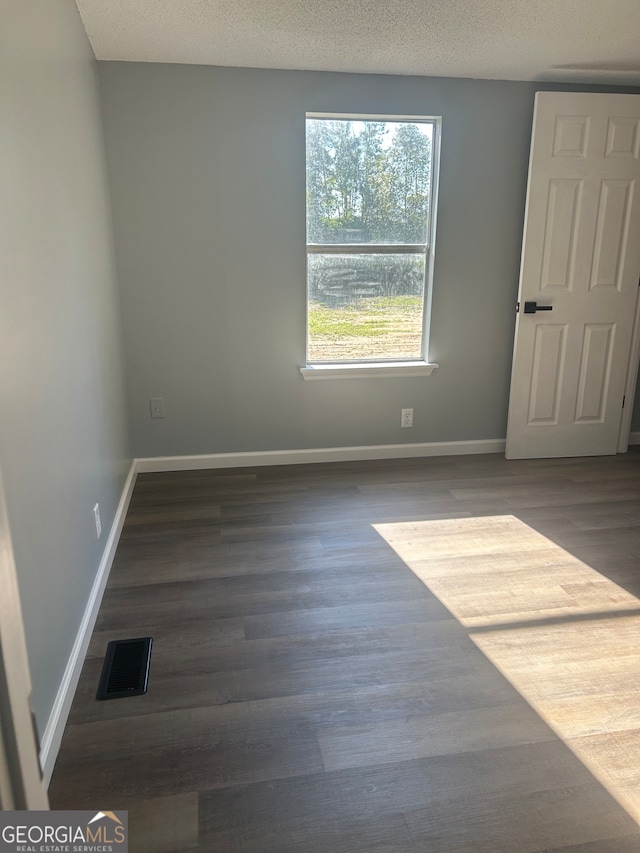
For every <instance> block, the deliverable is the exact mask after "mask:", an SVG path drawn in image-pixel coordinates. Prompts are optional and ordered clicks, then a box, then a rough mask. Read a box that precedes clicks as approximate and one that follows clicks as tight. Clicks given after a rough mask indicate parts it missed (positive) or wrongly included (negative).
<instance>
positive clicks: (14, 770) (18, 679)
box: [0, 472, 49, 811]
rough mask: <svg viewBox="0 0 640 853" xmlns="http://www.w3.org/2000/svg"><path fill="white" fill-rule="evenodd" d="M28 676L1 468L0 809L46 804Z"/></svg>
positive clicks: (44, 806)
mask: <svg viewBox="0 0 640 853" xmlns="http://www.w3.org/2000/svg"><path fill="white" fill-rule="evenodd" d="M30 694H31V677H30V675H29V662H28V659H27V648H26V643H25V637H24V628H23V622H22V610H21V607H20V596H19V594H18V583H17V578H16V569H15V563H14V558H13V548H12V546H11V536H10V530H9V522H8V519H7V514H6V509H5V502H4V491H3V487H2V476H1V472H0V808H2V810H4V811H6V810H7V809H29V810H31V809H39V810H43V809H48V808H49V804H48V798H47V791H46V788H45V785H44V782H43V780H42V777H41V773H40V766H39V763H38V752H37V746H36V739H35V732H34V729H33V723H32V715H31V707H30V705H29V696H30Z"/></svg>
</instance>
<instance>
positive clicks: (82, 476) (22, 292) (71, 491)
mask: <svg viewBox="0 0 640 853" xmlns="http://www.w3.org/2000/svg"><path fill="white" fill-rule="evenodd" d="M0 19H1V20H2V28H1V29H0V116H2V119H1V125H2V132H0V186H1V187H2V192H1V194H0V305H1V306H2V309H1V311H0V465H1V467H2V470H3V473H4V480H5V488H6V497H7V508H8V513H9V521H10V526H11V533H12V538H13V546H14V550H15V558H16V565H17V570H18V584H19V588H20V594H21V598H22V606H23V611H24V621H25V629H26V638H27V647H28V652H29V659H30V665H31V675H32V680H33V683H34V700H33V701H34V708H35V711H36V716H37V721H38V727H39V729H40V733H41V734H42V732H43V730H44V727H45V725H46V723H47V720H48V717H49V713H50V710H51V707H52V703H53V701H54V698H55V696H56V692H57V690H58V687H59V685H60V681H61V678H62V674H63V672H64V668H65V666H66V663H67V660H68V658H69V653H70V651H71V648H72V644H73V641H74V639H75V637H76V633H77V630H78V627H79V624H80V620H81V618H82V615H83V612H84V609H85V605H86V602H87V598H88V595H89V591H90V589H91V586H92V583H93V581H94V578H95V575H96V570H97V567H98V563H99V560H100V556H101V553H102V550H103V547H104V543H105V539H106V536H107V533H108V530H109V527H110V525H111V522H112V521H113V518H114V514H115V509H116V506H117V502H118V499H119V496H120V493H121V491H122V487H123V484H124V480H125V476H126V472H127V470H128V466H129V464H130V448H129V446H128V438H127V424H126V413H125V394H124V381H123V364H122V355H121V345H120V342H121V327H120V319H119V302H118V294H117V282H116V273H115V263H114V252H113V240H112V230H111V213H110V207H109V198H108V190H107V181H106V167H105V159H104V150H103V137H102V126H101V116H100V107H99V92H98V84H97V75H96V63H95V61H94V59H93V55H92V53H91V50H90V48H89V45H88V41H87V39H86V36H85V34H84V30H83V28H82V25H81V22H80V18H79V16H78V12H77V9H76V6H75V4H74V2H73V0H28V2H18V0H0ZM96 502H99V503H100V508H101V512H102V521H103V528H104V530H103V534H102V539H101V540H100V541H99V542H98V541H97V540H96V536H95V531H94V528H93V517H92V508H93V505H94V504H95V503H96Z"/></svg>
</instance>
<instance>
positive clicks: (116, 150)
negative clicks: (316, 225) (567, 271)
mask: <svg viewBox="0 0 640 853" xmlns="http://www.w3.org/2000/svg"><path fill="white" fill-rule="evenodd" d="M99 73H100V82H101V89H102V96H103V110H104V119H105V132H106V144H107V158H108V162H109V168H110V176H111V191H112V199H113V205H114V221H115V232H116V245H117V253H118V266H119V272H120V283H121V292H122V301H123V307H124V324H125V340H126V352H127V364H128V380H129V402H130V410H131V423H132V430H133V441H134V451H135V454H136V455H138V456H151V455H171V454H189V453H206V452H224V451H237V450H265V449H287V448H305V447H332V446H345V445H367V444H386V443H396V442H407V441H409V442H412V441H447V440H449V441H450V440H459V439H482V438H501V437H504V435H505V425H506V413H507V399H508V388H509V376H510V369H511V350H512V343H513V329H514V319H515V315H514V306H515V300H516V294H517V287H518V273H519V260H520V246H521V239H522V225H523V215H524V199H525V189H526V178H527V165H528V153H529V139H530V133H531V121H532V111H533V95H534V91H535V90H536V89H537V88H540V87H539V86H536V85H535V84H532V83H510V82H493V81H471V80H451V79H434V78H412V77H382V76H360V75H344V74H328V73H315V72H313V73H308V72H295V71H264V70H252V69H234V68H210V67H209V68H208V67H197V66H178V65H150V64H123V63H99ZM558 88H562V87H558ZM305 111H337V112H355V113H388V114H396V115H397V114H410V115H442V116H443V144H442V161H441V183H440V203H439V212H438V233H437V246H436V266H435V288H434V301H433V323H432V329H433V331H432V338H431V348H430V357H431V359H432V360H433V361H436V362H439V363H440V365H441V367H440V369H439V370H438V371H436V372H435V373H434V374H433V375H432V376H431V377H428V378H419V379H358V380H354V381H349V382H346V381H343V382H335V381H334V382H314V383H305V382H304V381H303V379H302V378H301V376H300V374H299V372H298V367H299V366H300V365H302V364H303V363H304V358H305V252H304V241H305V207H304V205H305V172H304V119H305ZM152 396H160V397H164V398H165V404H166V418H165V419H164V420H151V419H150V417H149V407H148V398H149V397H152ZM403 407H413V408H414V409H415V427H414V429H413V430H401V429H400V427H399V422H400V409H401V408H403Z"/></svg>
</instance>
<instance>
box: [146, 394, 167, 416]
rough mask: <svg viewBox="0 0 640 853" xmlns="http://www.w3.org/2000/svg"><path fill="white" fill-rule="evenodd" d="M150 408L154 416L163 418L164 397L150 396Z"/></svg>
mask: <svg viewBox="0 0 640 853" xmlns="http://www.w3.org/2000/svg"><path fill="white" fill-rule="evenodd" d="M149 408H150V410H151V417H152V418H163V417H164V397H150V398H149Z"/></svg>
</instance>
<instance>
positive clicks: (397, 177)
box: [307, 118, 433, 243]
mask: <svg viewBox="0 0 640 853" xmlns="http://www.w3.org/2000/svg"><path fill="white" fill-rule="evenodd" d="M432 135H433V124H432V123H431V122H408V121H407V122H398V121H370V120H367V121H357V120H352V121H347V120H345V119H313V118H311V119H307V242H308V243H426V242H427V226H428V222H427V219H428V213H429V195H430V189H431V148H432V144H431V143H432Z"/></svg>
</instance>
